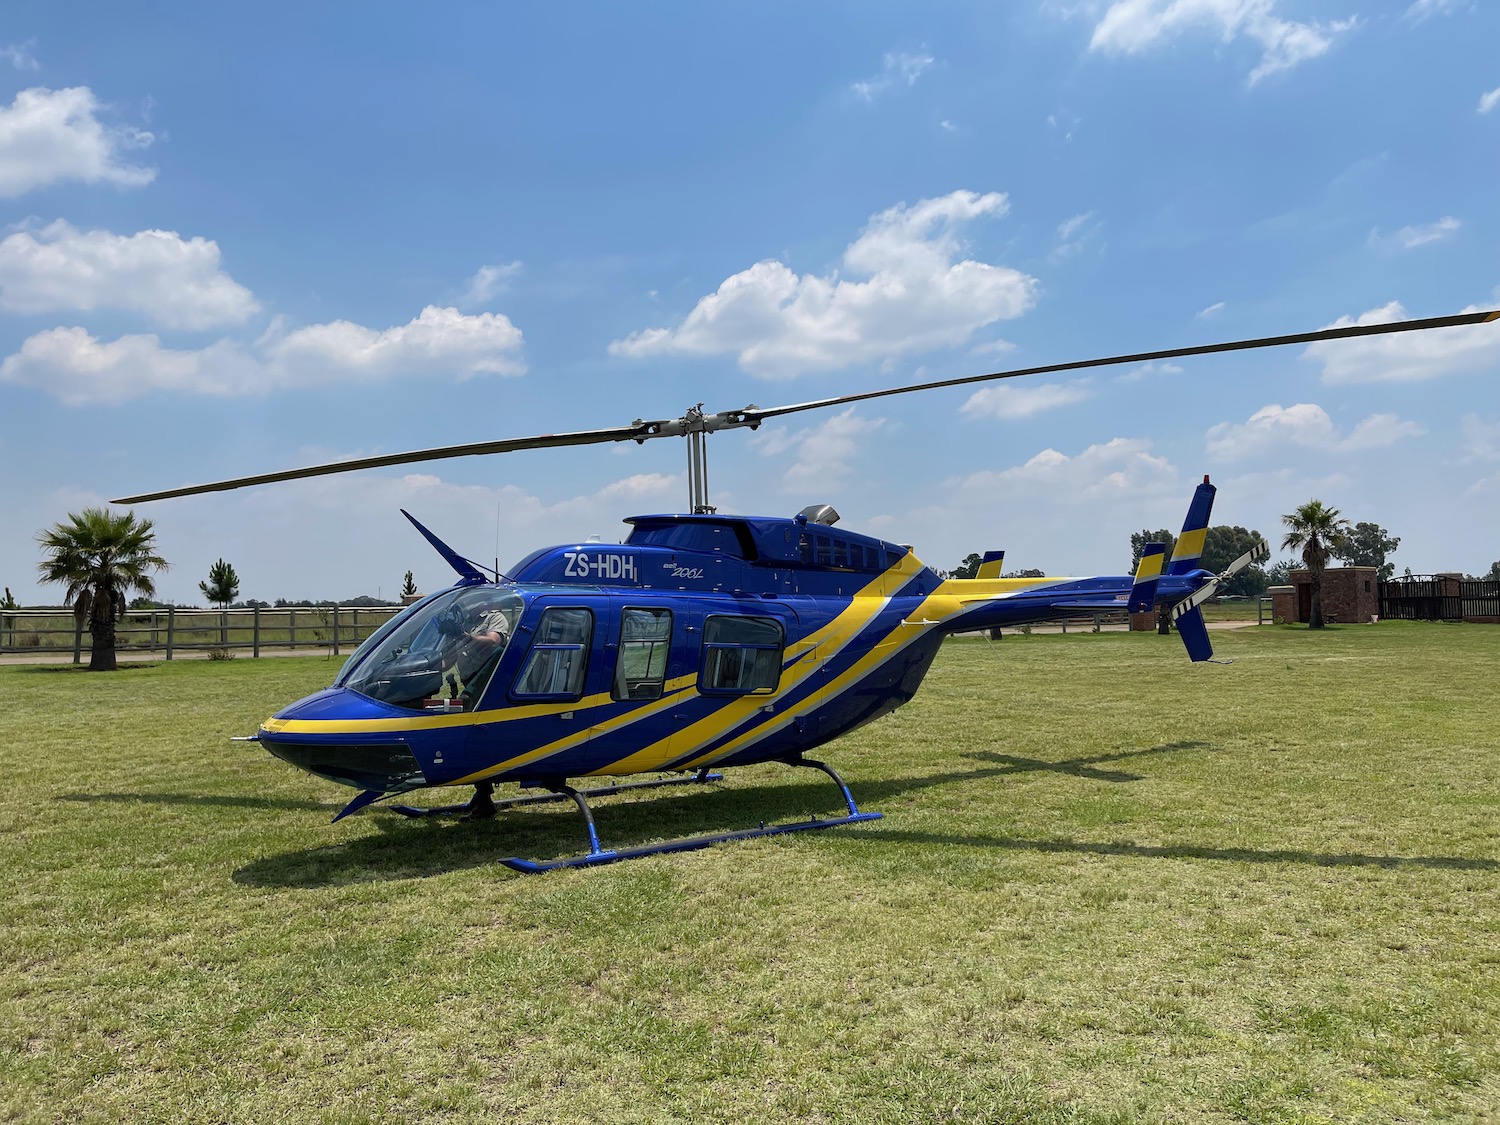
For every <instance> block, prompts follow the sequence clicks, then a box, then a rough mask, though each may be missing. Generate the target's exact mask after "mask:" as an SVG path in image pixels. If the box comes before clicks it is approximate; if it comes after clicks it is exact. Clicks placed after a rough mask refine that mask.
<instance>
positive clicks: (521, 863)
mask: <svg viewBox="0 0 1500 1125" xmlns="http://www.w3.org/2000/svg"><path fill="white" fill-rule="evenodd" d="M786 764H787V765H790V766H811V767H812V768H814V769H819V770H822V771H823V772H824V773H826V774H827V775H828V776H829V777H831V778H833V781H834V784H836V785H837V786H838V787H839V792H840V793H841V794H842V795H843V798H844V804H845V805H846V806H848V809H849V813H848V815H847V816H840V817H833V818H831V819H828V820H824V819H822V818H819V817H814V818H813V819H812V820H803V821H798V822H797V823H795V824H765V823H764V822H763V823H762V824H761V825H760V827H759V828H744V829H741V830H739V831H737V832H715V833H712V834H710V835H707V836H684V837H681V838H680V839H676V840H667V841H664V842H663V843H660V844H644V845H642V846H640V847H636V848H620V849H617V850H608V851H607V850H605V849H604V848H601V847H600V846H599V833H598V830H597V829H596V828H595V827H594V813H593V810H591V809H590V808H589V803H588V801H587V800H586V799H585V798H586V797H589V796H594V795H597V794H598V792H599V790H582V791H580V790H577V789H574V788H573V787H572V786H569V785H557V786H554V787H553V789H552V792H551V793H550V794H548V795H547V796H545V797H523V798H519V801H520V802H528V803H529V802H535V801H542V800H563V799H569V800H571V801H572V802H573V803H574V804H575V805H577V806H578V811H579V812H581V813H582V814H583V821H584V824H585V826H586V827H587V829H588V837H589V851H588V854H587V855H579V856H571V857H569V858H567V859H554V860H548V861H546V862H542V863H538V862H536V861H535V860H530V859H519V858H517V857H515V856H512V857H511V858H509V859H502V860H501V861H500V862H501V863H503V864H504V865H505V866H506V867H509V868H510V869H511V870H513V871H523V872H526V873H527V874H537V873H539V872H542V871H555V870H557V869H558V868H559V867H595V866H597V865H599V864H601V863H616V862H618V861H620V860H622V859H637V858H639V857H640V856H644V855H661V854H664V853H666V852H687V851H694V850H696V849H698V848H707V847H712V846H713V845H714V844H722V843H726V842H728V841H730V840H750V839H754V838H755V837H757V836H779V835H781V834H782V833H785V832H806V831H808V830H810V829H814V828H834V827H836V826H838V825H840V824H856V823H858V822H859V821H862V820H879V819H880V818H881V816H882V815H883V814H882V813H878V812H860V811H859V806H857V805H856V804H855V803H854V797H853V796H852V795H851V794H850V792H849V787H848V786H847V785H845V784H844V779H843V778H841V777H840V776H839V775H838V774H837V773H835V772H834V770H833V767H831V766H829V765H826V764H824V763H823V762H815V761H813V760H812V759H811V758H796V759H792V760H790V761H788V762H787V763H786ZM636 784H640V785H653V784H660V783H659V782H640V783H636ZM630 787H631V786H628V785H617V786H613V787H608V788H606V789H605V790H604V792H605V793H610V792H615V791H618V790H620V789H626V788H630ZM398 811H399V810H398Z"/></svg>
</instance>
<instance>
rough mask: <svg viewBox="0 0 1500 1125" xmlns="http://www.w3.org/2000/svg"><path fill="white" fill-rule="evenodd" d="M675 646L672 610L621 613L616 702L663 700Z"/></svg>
mask: <svg viewBox="0 0 1500 1125" xmlns="http://www.w3.org/2000/svg"><path fill="white" fill-rule="evenodd" d="M671 647H672V611H671V610H669V609H627V610H624V611H623V612H622V613H621V614H620V653H619V662H618V663H617V664H616V665H615V684H614V688H613V689H612V690H611V692H610V694H611V695H612V696H613V697H614V698H615V699H660V698H661V692H662V684H663V683H665V682H666V678H667V654H668V652H669V651H670V649H671Z"/></svg>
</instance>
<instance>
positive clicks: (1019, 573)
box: [1005, 567, 1047, 578]
mask: <svg viewBox="0 0 1500 1125" xmlns="http://www.w3.org/2000/svg"><path fill="white" fill-rule="evenodd" d="M1005 577H1006V578H1046V577H1047V572H1046V571H1045V570H1037V569H1036V568H1035V567H1031V568H1028V569H1026V570H1013V571H1011V572H1010V573H1009V574H1007V575H1005Z"/></svg>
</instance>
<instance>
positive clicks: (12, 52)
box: [0, 39, 42, 70]
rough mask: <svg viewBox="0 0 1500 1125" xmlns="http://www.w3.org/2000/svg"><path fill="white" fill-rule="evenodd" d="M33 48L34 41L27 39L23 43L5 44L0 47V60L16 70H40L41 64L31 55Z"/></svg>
mask: <svg viewBox="0 0 1500 1125" xmlns="http://www.w3.org/2000/svg"><path fill="white" fill-rule="evenodd" d="M35 46H36V40H35V39H28V40H26V42H24V43H7V44H5V46H3V47H0V59H5V60H6V61H7V62H9V63H10V65H11V66H13V67H15V68H16V69H17V70H41V69H42V64H41V63H39V62H37V61H36V56H35V55H33V54H32V53H31V49H32V48H33V47H35Z"/></svg>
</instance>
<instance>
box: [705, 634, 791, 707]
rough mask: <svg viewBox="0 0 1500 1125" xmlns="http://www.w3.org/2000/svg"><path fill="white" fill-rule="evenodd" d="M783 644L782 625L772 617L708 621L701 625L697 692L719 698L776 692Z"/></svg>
mask: <svg viewBox="0 0 1500 1125" xmlns="http://www.w3.org/2000/svg"><path fill="white" fill-rule="evenodd" d="M784 644H785V637H784V635H783V633H782V629H781V622H779V621H777V620H776V619H775V618H771V617H710V618H708V619H707V620H706V621H705V622H704V623H703V666H702V668H700V669H699V672H698V690H699V691H701V692H704V693H705V694H711V693H717V694H720V695H723V694H731V695H748V694H750V693H752V692H771V691H775V690H776V685H777V683H779V682H780V680H781V653H782V649H783V647H784Z"/></svg>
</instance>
